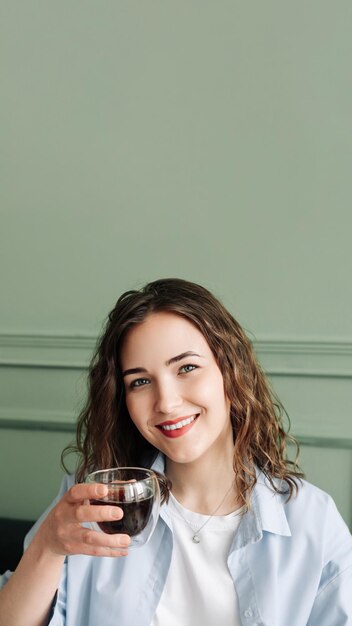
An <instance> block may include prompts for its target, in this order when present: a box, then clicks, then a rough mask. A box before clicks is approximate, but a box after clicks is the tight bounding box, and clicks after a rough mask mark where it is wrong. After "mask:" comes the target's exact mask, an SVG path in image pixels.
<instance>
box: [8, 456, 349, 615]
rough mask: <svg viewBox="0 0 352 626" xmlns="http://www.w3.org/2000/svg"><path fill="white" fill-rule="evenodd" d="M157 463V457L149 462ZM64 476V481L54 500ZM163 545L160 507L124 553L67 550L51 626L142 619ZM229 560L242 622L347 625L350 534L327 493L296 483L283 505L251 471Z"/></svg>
mask: <svg viewBox="0 0 352 626" xmlns="http://www.w3.org/2000/svg"><path fill="white" fill-rule="evenodd" d="M163 465H164V461H163V457H162V456H161V455H159V456H158V458H157V460H156V462H155V463H154V465H153V468H154V469H156V470H158V471H161V472H162V471H163V469H164V468H163ZM73 482H74V479H73V477H70V476H67V477H65V478H64V480H63V483H62V486H61V490H60V493H59V495H58V498H60V497H61V496H62V495H63V493H64V492H65V491H66V490H67V489H69V488H70V486H71V485H72V484H73ZM56 501H57V500H55V502H56ZM42 519H43V517H42V518H41V519H40V520H38V522H37V524H36V525H35V527H34V528H33V529H32V531H31V532H30V534H29V536H28V537H27V541H26V543H28V542H29V541H30V539H31V537H32V536H33V534H34V532H35V530H36V528H37V525H38V524H40V522H41V520H42ZM172 544H173V540H172V520H171V519H170V517H169V512H168V506H167V504H165V505H164V506H163V507H162V508H161V512H160V519H159V521H158V524H157V526H156V529H155V531H154V534H153V535H152V537H151V539H150V540H149V542H148V543H147V544H146V545H145V546H143V547H141V548H137V549H134V550H131V551H130V553H129V555H128V556H127V557H122V558H116V559H114V558H107V557H105V558H100V557H89V556H84V555H82V556H81V555H79V556H69V557H67V558H66V561H65V565H64V568H63V572H62V577H61V581H60V585H59V589H58V595H57V601H56V604H55V607H54V609H53V615H52V618H51V621H50V626H100V625H104V626H150V624H151V621H152V619H153V615H154V613H155V611H156V607H157V605H158V602H159V600H160V597H161V594H162V591H163V587H164V583H165V580H166V577H167V573H168V570H169V566H170V561H171V554H172ZM228 567H229V571H230V573H231V576H232V578H233V581H234V585H235V588H236V590H237V594H238V599H239V608H240V617H241V623H242V625H243V626H352V537H351V534H350V532H349V530H348V528H347V526H346V524H345V523H344V521H343V520H342V518H341V516H340V514H339V513H338V511H337V509H336V507H335V504H334V502H333V500H332V499H331V498H330V496H328V495H327V494H326V493H324V492H323V491H321V490H320V489H318V488H317V487H314V486H313V485H310V484H309V483H307V482H305V481H303V485H302V487H301V488H300V489H299V493H298V496H297V497H296V498H293V499H291V500H290V501H289V502H286V498H285V496H281V495H279V494H277V493H275V492H274V491H273V490H272V489H271V488H270V486H269V484H268V482H267V480H266V479H265V478H264V477H263V475H262V474H259V476H258V483H257V485H256V486H255V488H254V491H253V494H252V507H251V510H250V511H248V512H247V513H246V514H245V515H244V516H243V518H242V520H241V523H240V526H239V528H238V531H237V533H236V534H235V536H234V540H233V543H232V546H231V548H230V552H229V555H228ZM4 581H6V575H5V577H4ZM209 584H210V585H211V567H210V568H209ZM180 602H182V598H180ZM165 626H167V625H165ZM182 626H191V625H189V624H183V625H182ZM192 626H198V625H197V624H193V625H192ZM226 626H231V625H227V624H226Z"/></svg>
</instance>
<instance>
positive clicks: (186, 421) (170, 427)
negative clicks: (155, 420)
mask: <svg viewBox="0 0 352 626" xmlns="http://www.w3.org/2000/svg"><path fill="white" fill-rule="evenodd" d="M196 417H197V415H192V417H187V419H184V420H181V422H177V424H168V425H165V426H160V428H162V430H178V429H179V428H183V427H184V426H187V425H188V424H191V423H192V422H193V421H194V420H195V419H196Z"/></svg>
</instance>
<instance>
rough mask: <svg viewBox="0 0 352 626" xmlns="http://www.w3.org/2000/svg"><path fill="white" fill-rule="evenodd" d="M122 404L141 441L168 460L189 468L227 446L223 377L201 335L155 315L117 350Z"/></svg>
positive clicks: (167, 317) (171, 317)
mask: <svg viewBox="0 0 352 626" xmlns="http://www.w3.org/2000/svg"><path fill="white" fill-rule="evenodd" d="M121 368H122V372H123V375H124V384H125V390H126V404H127V408H128V411H129V414H130V416H131V419H132V421H133V422H134V424H135V425H136V427H137V428H138V430H139V431H140V432H141V434H142V435H143V437H144V438H145V439H146V440H147V441H149V442H150V443H151V444H152V445H153V446H155V447H156V448H158V449H159V450H161V451H162V452H163V453H164V454H165V455H166V456H167V457H168V458H169V459H170V460H172V461H174V462H178V463H190V462H194V461H196V460H197V459H199V458H201V457H203V456H204V455H207V453H209V454H211V453H212V452H216V453H220V454H223V453H224V451H225V449H224V446H225V445H226V446H230V447H231V449H232V446H233V436H232V427H231V421H230V403H229V400H228V399H227V397H226V396H225V393H224V383H223V377H222V374H221V372H220V369H219V367H218V365H217V363H216V361H215V358H214V356H213V353H212V351H211V350H210V348H209V346H208V344H207V342H206V340H205V338H204V336H203V335H202V333H201V332H200V331H199V330H198V329H197V328H196V327H195V326H194V325H193V324H191V323H190V322H189V321H188V320H186V319H184V318H182V317H180V316H178V315H176V314H174V313H168V312H157V313H152V314H151V315H149V316H148V317H147V318H146V320H145V321H144V322H143V323H141V324H138V325H136V326H134V327H132V328H131V329H130V330H129V331H128V332H127V334H126V337H125V339H124V342H123V345H122V350H121Z"/></svg>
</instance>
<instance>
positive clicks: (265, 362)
mask: <svg viewBox="0 0 352 626" xmlns="http://www.w3.org/2000/svg"><path fill="white" fill-rule="evenodd" d="M96 340H97V338H96V336H93V335H92V336H88V335H81V336H78V335H63V334H62V335H60V334H50V335H49V334H45V335H44V334H31V335H29V334H27V335H24V334H4V333H2V334H1V333H0V375H1V371H3V373H4V379H3V380H4V381H6V380H11V389H12V388H13V391H11V392H10V393H9V394H7V393H5V394H4V395H3V400H2V403H1V399H0V429H6V428H10V429H19V430H44V431H49V430H50V431H56V432H67V433H73V432H74V430H75V419H76V417H77V412H75V411H74V409H73V401H71V400H70V399H69V398H73V396H72V389H74V387H75V385H76V384H77V380H78V377H79V378H81V379H82V380H83V378H85V376H86V370H87V368H88V366H89V362H90V360H91V358H92V355H93V353H94V350H95V345H96ZM253 345H254V348H255V350H256V352H257V355H258V358H259V361H260V363H261V364H262V367H263V369H264V370H265V371H266V373H267V374H268V375H269V376H270V377H272V378H273V379H275V378H276V377H281V378H283V377H287V378H288V379H290V378H291V379H292V385H296V383H295V382H294V379H295V378H296V379H297V377H300V378H303V379H304V378H309V377H316V378H322V379H330V380H327V382H328V383H329V384H331V385H332V386H333V385H334V379H345V381H343V380H342V381H341V382H344V383H345V384H344V389H346V385H348V386H349V384H350V383H349V381H348V380H347V379H350V378H352V341H325V340H322V341H317V340H306V339H305V340H302V339H297V340H287V339H278V338H273V339H270V338H269V339H268V338H266V339H257V340H255V341H253ZM66 372H67V373H66ZM23 382H25V383H26V384H25V385H24V386H22V385H23ZM276 382H277V383H279V380H277V381H276ZM336 382H337V381H336ZM6 384H7V383H5V385H6ZM42 384H44V385H45V389H46V391H47V395H46V396H43V394H42ZM285 384H286V383H285ZM32 385H35V386H34V387H33V388H32ZM48 385H49V387H48ZM58 385H59V387H58ZM289 385H291V383H289ZM21 388H22V389H23V392H22V391H21V392H20V393H21V395H20V396H18V390H19V389H21ZM31 388H32V390H31ZM4 389H5V388H4ZM61 389H62V392H63V393H61ZM332 389H333V387H332ZM74 393H75V392H74ZM23 394H25V395H23ZM48 394H49V395H48ZM60 394H61V395H60ZM346 394H347V395H346ZM345 396H346V398H348V392H347V391H346V392H345ZM5 398H7V399H5ZM19 398H20V399H21V405H20V404H19ZM61 399H62V402H61ZM345 402H346V400H345ZM344 410H345V411H346V408H345V409H344ZM307 413H308V414H307V415H306V416H300V420H299V423H297V424H296V427H295V431H294V432H293V434H294V435H295V436H296V437H297V438H298V439H299V441H300V442H301V444H302V445H306V446H317V447H327V446H328V447H333V448H348V449H352V437H351V436H350V435H351V430H350V427H348V429H343V430H341V428H339V427H338V428H337V423H336V422H335V423H334V424H332V423H330V421H328V423H327V424H326V425H325V426H324V424H320V427H319V435H318V436H315V431H316V426H314V424H315V422H314V420H313V421H312V419H311V417H310V416H309V408H308V411H307ZM324 428H325V432H324ZM336 429H337V430H338V431H339V435H340V436H339V437H338V436H335V432H336ZM342 432H345V434H346V437H344V438H342V437H341V434H342ZM313 433H314V434H313Z"/></svg>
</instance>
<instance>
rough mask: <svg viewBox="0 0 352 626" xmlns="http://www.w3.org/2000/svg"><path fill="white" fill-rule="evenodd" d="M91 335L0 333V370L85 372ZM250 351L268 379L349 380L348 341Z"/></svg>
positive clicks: (263, 344) (351, 346)
mask: <svg viewBox="0 0 352 626" xmlns="http://www.w3.org/2000/svg"><path fill="white" fill-rule="evenodd" d="M96 340H97V337H96V336H93V335H91V336H90V335H81V336H78V335H60V334H51V335H49V334H47V335H39V334H27V335H21V334H6V333H0V367H1V366H2V367H23V368H28V367H30V368H53V369H86V368H87V367H88V365H89V362H90V360H91V358H92V355H93V353H94V349H95V345H96ZM253 345H254V348H255V350H256V353H257V355H258V358H259V360H260V362H261V364H262V366H263V368H264V370H265V371H266V372H267V373H268V374H269V375H272V376H289V377H296V376H303V377H319V378H320V377H322V378H352V341H325V340H320V341H318V340H309V339H304V340H302V339H297V340H287V339H278V338H275V339H256V340H255V341H253Z"/></svg>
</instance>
